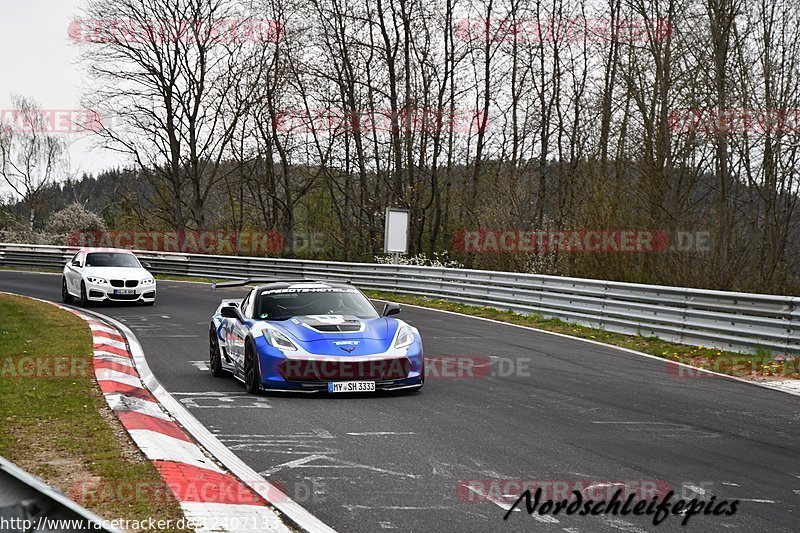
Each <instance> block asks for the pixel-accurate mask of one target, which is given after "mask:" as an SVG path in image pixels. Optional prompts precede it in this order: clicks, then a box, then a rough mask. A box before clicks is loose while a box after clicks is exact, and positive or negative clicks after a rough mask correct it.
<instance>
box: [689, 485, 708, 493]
mask: <svg viewBox="0 0 800 533" xmlns="http://www.w3.org/2000/svg"><path fill="white" fill-rule="evenodd" d="M684 486H685V487H686V488H687V489H689V490H690V491H692V492H694V493H696V494H699V495H700V496H703V495H704V494H705V493H706V489H704V488H702V487H698V486H696V485H684Z"/></svg>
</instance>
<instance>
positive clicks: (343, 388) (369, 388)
mask: <svg viewBox="0 0 800 533" xmlns="http://www.w3.org/2000/svg"><path fill="white" fill-rule="evenodd" d="M374 391H375V382H374V381H333V382H331V383H328V392H374Z"/></svg>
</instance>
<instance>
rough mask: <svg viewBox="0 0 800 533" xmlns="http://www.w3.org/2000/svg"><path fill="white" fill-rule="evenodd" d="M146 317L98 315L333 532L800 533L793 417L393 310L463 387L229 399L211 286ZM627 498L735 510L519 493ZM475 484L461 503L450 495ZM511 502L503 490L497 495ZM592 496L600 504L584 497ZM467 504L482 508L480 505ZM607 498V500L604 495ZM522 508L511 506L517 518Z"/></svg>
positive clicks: (166, 285)
mask: <svg viewBox="0 0 800 533" xmlns="http://www.w3.org/2000/svg"><path fill="white" fill-rule="evenodd" d="M0 290H2V291H9V292H17V293H21V294H27V295H31V296H36V297H39V298H43V299H48V300H54V301H57V300H58V299H59V297H60V293H59V290H60V279H59V277H58V276H55V275H39V274H30V273H18V272H8V271H3V272H0ZM158 291H159V292H158V301H157V302H156V305H155V306H154V307H143V306H141V307H140V306H98V307H95V308H94V309H93V310H95V311H98V312H100V313H104V314H107V315H109V316H113V317H115V318H117V319H119V320H121V321H122V322H124V323H125V324H126V325H128V326H129V327H130V328H131V329H132V330H133V332H134V333H135V334H136V335H137V337H138V339H139V341H140V342H141V344H142V346H143V348H144V350H145V353H146V356H147V360H148V362H149V364H150V367H151V368H152V370H153V372H154V373H155V375H156V377H157V378H158V379H159V380H160V381H161V383H162V384H163V385H164V386H165V387H166V388H167V390H169V391H170V392H171V393H172V394H173V395H175V396H176V398H178V399H180V400H181V401H182V402H183V404H184V405H185V406H186V407H187V408H188V409H189V410H190V411H191V412H192V414H193V415H194V416H195V417H196V418H198V419H199V420H200V421H201V422H202V423H203V424H205V425H206V426H207V427H208V428H209V429H211V430H212V431H213V432H214V433H215V434H216V435H217V436H218V438H220V439H221V440H222V441H223V442H224V443H226V444H227V445H228V446H229V447H230V448H231V449H232V450H233V451H234V452H235V453H236V454H237V455H238V456H239V457H240V458H241V459H243V460H244V461H245V462H246V463H247V464H249V465H250V466H251V467H253V468H254V469H255V470H257V471H259V472H261V473H262V475H264V477H266V478H268V479H270V480H271V481H273V482H278V483H282V484H283V485H284V486H285V487H286V490H287V492H288V493H289V495H290V496H292V497H293V498H294V499H295V500H296V501H298V503H300V504H301V505H303V506H304V507H306V508H307V509H308V510H309V511H310V512H312V513H313V514H315V515H316V516H318V517H319V518H320V519H321V520H323V521H324V522H326V523H327V524H329V525H330V526H332V527H334V528H335V529H338V530H341V531H370V532H374V531H379V530H382V529H387V530H391V529H397V530H404V531H432V530H433V531H459V532H464V531H488V530H491V531H506V530H508V531H530V530H536V531H554V532H555V531H567V532H571V533H574V532H595V531H615V532H616V531H632V532H637V531H701V532H708V531H798V530H800V526H799V525H798V524H800V431H799V430H798V427H799V423H800V411H799V410H798V407H799V406H800V401H799V400H798V398H797V397H793V396H789V395H787V394H784V393H781V392H778V391H773V390H767V389H764V388H761V387H757V386H754V385H749V384H745V383H740V382H736V381H733V380H728V379H724V378H711V379H700V378H691V377H677V376H676V375H675V373H674V372H669V371H668V370H667V368H668V367H667V365H666V363H664V362H661V361H657V360H652V359H648V358H645V357H640V356H637V355H634V354H630V353H625V352H622V351H619V350H614V349H611V348H605V347H602V346H597V345H592V344H588V343H585V342H581V341H577V340H571V339H565V338H559V337H556V336H552V335H547V334H544V333H540V332H536V331H531V330H525V329H521V328H515V327H512V326H506V325H500V324H496V323H492V322H487V321H481V320H477V319H472V318H469V317H462V316H457V315H452V314H446V313H440V312H436V311H430V310H423V309H418V308H411V307H406V308H405V309H404V310H403V312H402V314H401V315H400V316H401V318H403V319H404V320H406V321H408V322H409V323H411V324H413V325H415V326H417V327H418V328H419V329H420V332H421V333H422V336H423V341H424V345H425V351H426V356H429V357H433V356H442V357H450V356H475V357H476V358H477V360H478V361H484V362H485V361H489V362H490V363H491V365H490V366H489V367H484V368H483V370H479V371H478V372H476V373H475V375H474V376H473V377H469V376H463V375H462V376H461V379H454V378H449V377H440V378H438V379H435V378H432V377H429V379H428V380H427V381H426V385H425V388H424V390H423V391H421V392H420V393H413V394H409V393H404V394H399V393H394V394H378V395H362V396H349V397H336V396H328V395H286V394H263V395H260V396H257V397H253V396H248V395H246V394H244V393H243V387H242V386H241V384H240V383H239V382H237V381H235V380H234V379H232V378H222V379H219V378H214V377H212V376H211V374H210V372H209V371H208V369H207V366H206V364H205V363H206V360H207V355H208V346H207V331H208V320H209V317H210V315H211V313H212V312H213V310H214V309H215V307H216V305H217V303H218V301H219V300H220V299H221V298H231V297H235V295H237V294H243V293H244V291H243V290H242V289H226V290H224V291H219V292H216V293H215V292H212V291H211V290H210V288H209V287H208V285H205V284H189V283H179V282H168V281H161V282H159V284H158ZM489 480H512V481H513V480H517V481H532V482H533V481H535V482H543V481H548V482H554V481H559V482H562V484H561V485H558V486H559V487H561V488H562V489H563V487H574V486H576V485H578V486H587V485H597V484H598V483H599V484H601V485H612V486H616V485H614V483H625V484H627V486H634V485H635V483H644V484H645V485H644V486H645V487H648V486H652V485H650V484H657V486H659V487H665V486H669V487H672V488H673V489H674V490H675V491H676V493H677V494H678V497H680V496H684V497H686V498H687V499H690V498H700V499H705V500H708V499H710V498H711V496H712V495H713V496H715V497H716V502H720V501H721V500H725V499H727V500H729V501H730V500H734V499H738V500H740V503H739V506H738V511H737V513H736V514H734V515H732V516H724V515H723V516H713V515H697V516H694V517H692V518H691V519H690V521H689V524H688V526H686V527H681V526H680V521H681V519H682V516H681V515H679V516H669V517H667V519H666V520H664V522H662V523H661V524H660V525H659V526H657V527H655V526H654V525H653V523H652V517H643V516H640V517H637V516H632V515H628V516H624V517H623V516H616V517H615V516H612V515H600V516H575V515H573V516H565V515H563V513H562V514H560V515H557V516H555V517H552V516H549V517H539V516H538V515H534V516H529V515H528V514H527V513H525V512H513V513H511V516H510V518H509V520H508V521H504V520H503V515H504V514H505V512H506V510H505V509H506V508H508V506H509V505H510V504H511V503H512V502H513V501H514V500H515V497H516V496H518V495H519V491H518V490H516V488H515V485H513V484H511V485H506V486H502V485H497V484H495V485H492V484H490V483H489ZM463 481H471V483H470V486H471V487H472V489H466V488H462V489H460V490H459V489H458V487H459V483H460V482H463ZM509 487H510V488H509ZM593 490H595V491H599V492H600V493H601V494H603V495H605V494H606V492H603V490H606V489H604V488H602V487H595V489H593ZM476 492H480V493H482V494H484V495H486V496H488V497H489V499H491V500H493V501H487V500H486V499H485V498H481V497H479V496H478V495H477V494H476ZM609 492H613V490H611V491H609ZM522 507H524V505H523V506H522Z"/></svg>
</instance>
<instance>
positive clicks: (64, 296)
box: [61, 278, 74, 304]
mask: <svg viewBox="0 0 800 533" xmlns="http://www.w3.org/2000/svg"><path fill="white" fill-rule="evenodd" d="M73 299H74V296H72V295H71V294H70V293H69V291H68V290H67V278H61V301H62V302H64V303H65V304H71V303H72V300H73Z"/></svg>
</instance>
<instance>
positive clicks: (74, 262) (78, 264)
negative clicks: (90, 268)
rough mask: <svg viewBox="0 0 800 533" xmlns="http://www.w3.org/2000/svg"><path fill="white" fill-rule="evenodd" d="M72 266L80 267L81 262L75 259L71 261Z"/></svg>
mask: <svg viewBox="0 0 800 533" xmlns="http://www.w3.org/2000/svg"><path fill="white" fill-rule="evenodd" d="M72 266H74V267H78V268H80V267H81V262H80V261H78V260H75V261H73V262H72Z"/></svg>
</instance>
